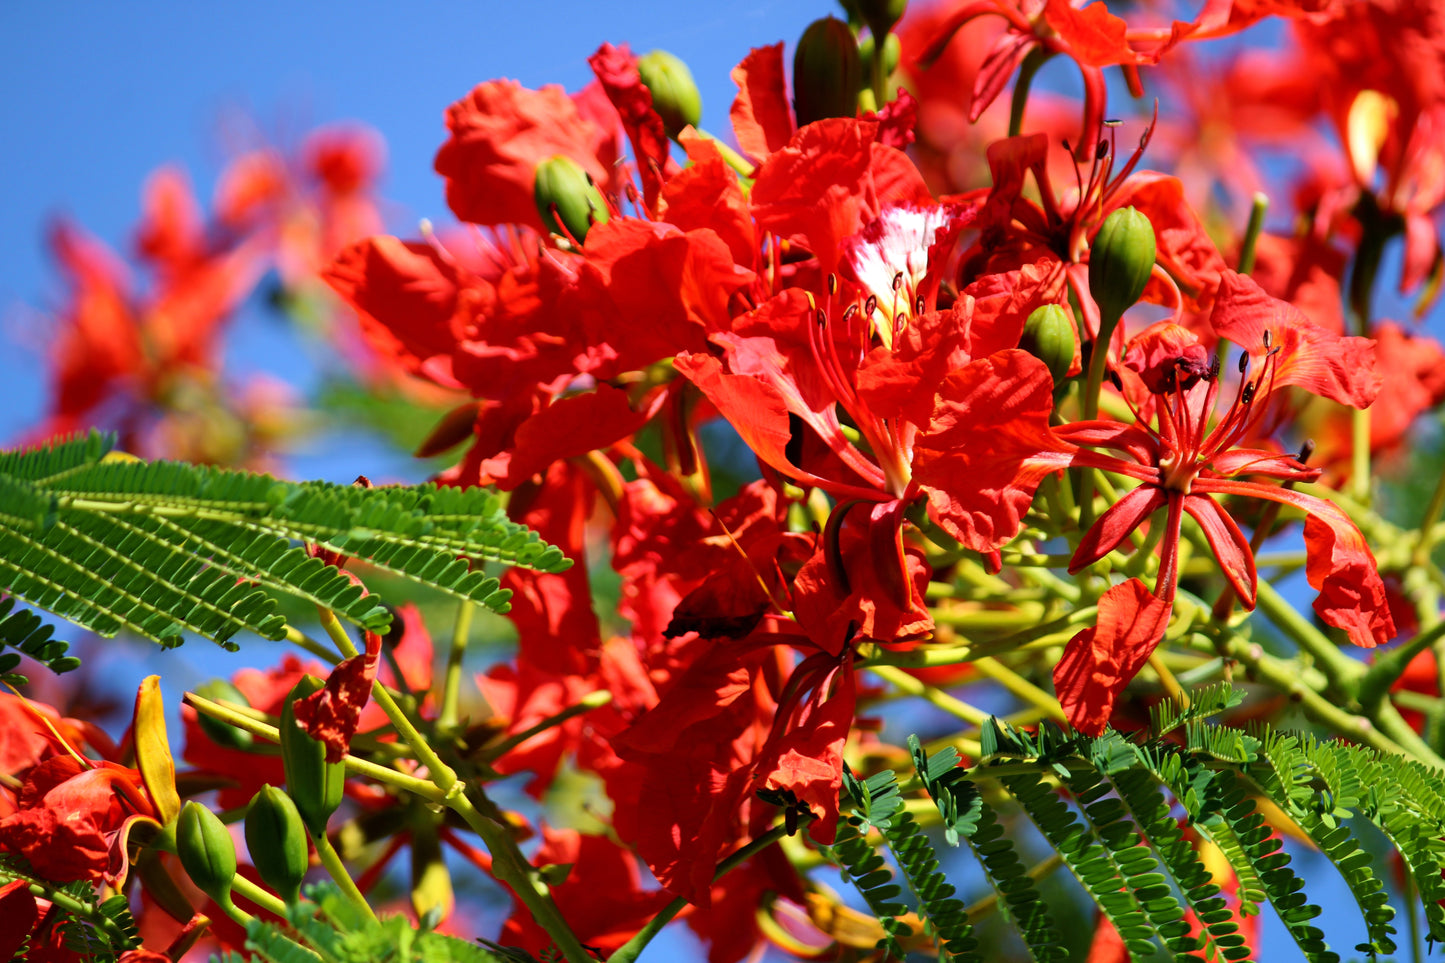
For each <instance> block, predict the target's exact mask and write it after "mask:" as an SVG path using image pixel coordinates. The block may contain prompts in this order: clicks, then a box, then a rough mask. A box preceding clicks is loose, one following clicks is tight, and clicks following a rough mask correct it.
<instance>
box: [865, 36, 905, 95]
mask: <svg viewBox="0 0 1445 963" xmlns="http://www.w3.org/2000/svg"><path fill="white" fill-rule="evenodd" d="M876 47H877V43H876V42H875V39H874V37H873V35H872V34H869V35H868V36H866V37H864V38H862V39H861V40H859V41H858V58H859V61H860V63H861V65H862V68H863V76H864V77H871V76H872V75H873V53H874V50H875V49H876ZM902 55H903V45H902V44H901V43H899V41H898V34H896V33H890V34H888V35H887V36H886V37H885V38H884V40H883V76H884V77H885V78H886V77H892V76H893V72H894V71H895V70H897V69H898V60H899V58H900V57H902ZM864 89H865V90H867V89H868V88H867V85H866V82H865V85H864Z"/></svg>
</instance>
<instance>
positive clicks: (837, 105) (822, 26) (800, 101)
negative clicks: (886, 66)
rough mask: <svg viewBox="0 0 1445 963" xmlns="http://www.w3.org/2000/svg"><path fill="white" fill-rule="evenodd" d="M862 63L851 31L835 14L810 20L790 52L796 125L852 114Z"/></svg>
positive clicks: (861, 73) (860, 77) (861, 76)
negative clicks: (794, 48)
mask: <svg viewBox="0 0 1445 963" xmlns="http://www.w3.org/2000/svg"><path fill="white" fill-rule="evenodd" d="M862 80H863V62H862V60H861V59H860V58H859V56H858V41H857V40H855V39H854V37H853V31H851V30H849V29H848V25H847V24H846V23H844V22H843V21H841V20H839V19H838V18H837V17H824V18H823V19H822V20H814V21H813V22H812V23H811V24H809V25H808V29H807V30H804V31H803V36H802V39H800V40H799V41H798V49H797V50H795V51H794V52H793V112H794V113H795V114H796V115H797V117H798V126H799V127H801V126H803V125H804V124H811V123H812V122H813V121H815V120H822V119H824V118H825V117H853V116H855V113H854V111H855V110H856V105H857V102H858V90H859V88H860V87H861V86H862Z"/></svg>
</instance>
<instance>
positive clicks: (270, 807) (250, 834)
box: [246, 786, 311, 906]
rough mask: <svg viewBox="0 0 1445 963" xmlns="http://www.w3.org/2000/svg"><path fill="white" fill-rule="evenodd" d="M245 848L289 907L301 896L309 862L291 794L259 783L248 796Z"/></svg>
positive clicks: (307, 851)
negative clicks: (251, 794) (252, 793)
mask: <svg viewBox="0 0 1445 963" xmlns="http://www.w3.org/2000/svg"><path fill="white" fill-rule="evenodd" d="M246 848H247V849H249V850H250V851H251V863H252V864H253V865H254V866H255V867H256V872H258V873H260V874H261V878H262V879H263V880H265V881H266V884H267V885H268V886H270V887H271V888H272V889H274V890H275V891H276V892H277V893H279V894H280V895H281V898H282V899H283V900H285V901H286V904H287V905H288V906H289V905H291V904H293V903H295V902H296V901H297V900H299V899H300V898H301V883H302V882H303V881H304V880H305V879H306V870H307V868H309V867H310V865H311V851H310V849H309V848H308V847H307V844H306V827H305V825H303V824H302V822H301V814H300V813H299V812H297V810H296V804H295V803H294V802H292V801H291V797H290V796H288V795H286V794H285V793H284V792H282V791H281V790H279V789H277V788H276V787H275V786H262V787H261V791H260V792H258V793H256V795H255V796H254V797H252V799H251V808H250V809H248V810H247V811H246Z"/></svg>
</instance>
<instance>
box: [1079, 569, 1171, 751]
mask: <svg viewBox="0 0 1445 963" xmlns="http://www.w3.org/2000/svg"><path fill="white" fill-rule="evenodd" d="M1172 609H1173V606H1171V605H1170V604H1169V603H1168V602H1165V601H1164V600H1162V599H1159V598H1155V597H1154V595H1153V594H1152V593H1150V591H1149V590H1148V589H1147V588H1145V587H1144V583H1143V582H1141V581H1139V580H1138V579H1134V578H1131V579H1129V581H1127V582H1124V583H1122V584H1120V585H1116V586H1114V587H1113V588H1111V589H1109V591H1107V592H1105V593H1104V595H1103V597H1102V598H1100V599H1099V618H1098V624H1097V625H1096V626H1095V627H1094V628H1091V629H1085V630H1084V631H1082V632H1080V633H1079V634H1078V635H1076V636H1074V637H1073V638H1072V639H1070V640H1069V644H1068V645H1067V646H1066V647H1065V648H1064V657H1063V658H1062V659H1060V660H1059V664H1058V665H1057V666H1055V667H1054V691H1055V692H1057V693H1058V696H1059V704H1060V705H1061V706H1063V709H1064V715H1065V716H1066V717H1067V718H1068V720H1069V724H1070V725H1072V726H1073V727H1074V728H1075V729H1077V730H1079V731H1080V732H1083V733H1086V734H1088V735H1091V736H1097V735H1099V734H1100V733H1102V732H1103V731H1104V727H1105V726H1107V725H1108V724H1109V717H1110V716H1111V715H1112V714H1113V712H1114V701H1115V699H1116V698H1118V695H1119V693H1120V692H1122V691H1123V690H1124V687H1125V686H1126V685H1128V684H1129V681H1130V680H1131V679H1133V678H1134V676H1135V675H1136V674H1137V673H1138V672H1139V668H1140V667H1141V666H1142V665H1143V664H1144V662H1145V661H1146V660H1147V659H1148V658H1149V654H1150V653H1151V652H1153V651H1154V647H1155V646H1156V645H1158V644H1159V640H1160V639H1162V638H1163V637H1164V630H1165V629H1166V628H1167V627H1168V626H1169V613H1170V611H1171V610H1172Z"/></svg>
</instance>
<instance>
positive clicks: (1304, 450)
mask: <svg viewBox="0 0 1445 963" xmlns="http://www.w3.org/2000/svg"><path fill="white" fill-rule="evenodd" d="M1314 453H1315V443H1314V440H1313V439H1310V438H1306V439H1305V443H1304V444H1303V445H1300V446H1299V454H1298V455H1296V456H1295V461H1297V462H1299V463H1300V464H1301V465H1303V464H1304V463H1305V462H1307V461H1309V460H1310V456H1311V455H1313V454H1314Z"/></svg>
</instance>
